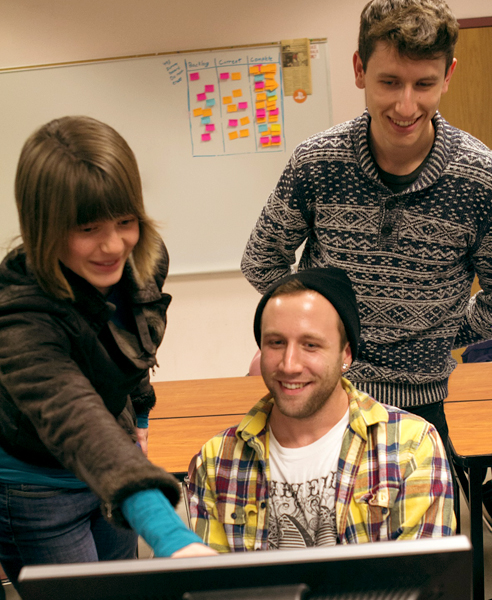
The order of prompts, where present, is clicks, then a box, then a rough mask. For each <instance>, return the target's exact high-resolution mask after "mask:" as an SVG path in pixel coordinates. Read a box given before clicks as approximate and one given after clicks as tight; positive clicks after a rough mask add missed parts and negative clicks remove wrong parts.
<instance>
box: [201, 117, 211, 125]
mask: <svg viewBox="0 0 492 600" xmlns="http://www.w3.org/2000/svg"><path fill="white" fill-rule="evenodd" d="M209 123H210V117H202V125H208V124H209Z"/></svg>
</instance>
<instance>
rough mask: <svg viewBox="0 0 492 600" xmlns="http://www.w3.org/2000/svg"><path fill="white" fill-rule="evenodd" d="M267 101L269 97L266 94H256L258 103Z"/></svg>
mask: <svg viewBox="0 0 492 600" xmlns="http://www.w3.org/2000/svg"><path fill="white" fill-rule="evenodd" d="M266 99H267V95H266V94H265V92H260V93H259V94H256V101H257V102H260V101H261V100H266Z"/></svg>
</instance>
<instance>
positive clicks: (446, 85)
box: [441, 58, 458, 94]
mask: <svg viewBox="0 0 492 600" xmlns="http://www.w3.org/2000/svg"><path fill="white" fill-rule="evenodd" d="M457 64H458V61H457V60H456V58H453V62H452V63H451V66H450V67H449V69H448V72H447V73H446V76H445V77H444V85H443V86H442V92H441V94H445V93H446V92H447V91H448V88H449V82H450V81H451V76H452V75H453V73H454V70H455V69H456V65H457Z"/></svg>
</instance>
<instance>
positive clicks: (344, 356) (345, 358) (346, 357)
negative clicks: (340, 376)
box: [342, 342, 353, 369]
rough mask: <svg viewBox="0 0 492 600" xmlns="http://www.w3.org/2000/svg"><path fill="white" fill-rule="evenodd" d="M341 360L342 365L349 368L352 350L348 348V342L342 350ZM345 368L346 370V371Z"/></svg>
mask: <svg viewBox="0 0 492 600" xmlns="http://www.w3.org/2000/svg"><path fill="white" fill-rule="evenodd" d="M342 359H343V362H344V364H346V365H348V367H350V365H351V364H352V361H353V358H352V348H351V347H350V344H349V342H347V343H346V344H345V348H344V349H343V350H342ZM348 367H347V369H348Z"/></svg>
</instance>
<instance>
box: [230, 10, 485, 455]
mask: <svg viewBox="0 0 492 600" xmlns="http://www.w3.org/2000/svg"><path fill="white" fill-rule="evenodd" d="M457 37H458V23H457V21H456V18H455V17H454V16H453V14H452V13H451V11H450V9H449V7H448V6H447V4H446V3H445V2H444V0H373V1H372V2H369V4H367V5H366V7H365V8H364V10H363V11H362V15H361V21H360V31H359V46H358V51H357V52H356V53H355V55H354V59H353V66H354V72H355V83H356V85H357V87H358V88H360V89H364V90H365V94H366V105H367V109H366V111H365V112H364V113H363V114H362V115H361V116H360V117H358V118H356V119H354V120H353V121H349V122H347V123H343V124H341V125H338V126H335V127H333V128H332V129H329V130H327V131H325V132H323V133H319V134H317V135H315V136H313V137H311V138H309V139H308V140H306V141H305V142H304V143H302V144H300V145H299V146H298V147H297V148H296V149H295V151H294V153H293V155H292V157H291V159H290V161H289V163H288V165H287V167H286V168H285V170H284V172H283V174H282V176H281V178H280V180H279V182H278V184H277V187H276V188H275V190H274V191H273V193H272V194H271V196H270V198H269V199H268V202H267V204H266V206H265V207H264V209H263V212H262V213H261V215H260V218H259V219H258V222H257V224H256V226H255V228H254V230H253V232H252V234H251V237H250V239H249V241H248V244H247V247H246V250H245V253H244V257H243V261H242V270H243V273H244V275H245V276H246V278H247V279H248V280H249V281H250V282H251V283H252V284H253V285H254V286H255V287H256V288H257V289H258V290H259V291H260V292H263V291H265V289H266V288H267V287H268V286H269V285H270V284H271V283H272V282H274V281H276V280H278V279H279V278H280V277H282V276H284V275H286V274H287V273H289V272H290V270H291V266H292V265H293V263H294V262H295V251H296V249H297V248H298V247H299V246H300V245H301V244H302V243H303V242H304V241H305V242H306V246H305V248H304V251H303V254H302V258H301V260H300V264H299V269H300V270H302V269H306V268H307V267H313V266H328V265H331V266H336V267H340V268H342V269H343V270H345V271H346V272H347V274H348V275H349V277H350V279H351V281H352V283H353V286H354V289H355V292H356V295H357V299H358V303H359V308H360V316H361V325H362V331H361V344H360V349H359V353H358V355H357V356H354V363H353V365H352V367H351V370H350V378H351V380H352V381H353V382H354V383H355V384H356V386H357V388H358V389H361V390H363V391H365V392H367V393H369V394H370V395H371V396H373V397H375V398H377V399H378V400H380V401H381V402H384V403H387V404H391V405H393V406H398V407H401V408H405V409H406V410H408V411H411V412H413V413H415V414H418V415H420V416H422V417H424V418H425V419H427V420H429V421H430V422H431V423H433V424H434V425H435V426H436V428H437V429H438V431H439V433H440V435H441V437H442V439H443V441H444V443H445V444H446V442H447V437H448V429H447V425H446V420H445V416H444V409H443V400H444V398H446V396H447V393H448V378H449V375H450V373H451V372H452V371H453V369H454V368H455V366H456V362H455V360H454V359H453V358H452V356H451V349H452V348H453V347H455V348H459V347H462V346H466V345H468V344H470V343H473V342H476V341H478V340H481V339H486V338H490V337H492V294H491V292H492V235H491V231H490V227H491V219H492V153H491V151H490V150H489V149H488V148H487V147H486V146H484V145H483V144H482V143H481V142H479V141H478V140H477V139H475V138H473V137H472V136H471V135H469V134H467V133H465V132H463V131H460V130H459V129H456V128H454V127H452V126H451V125H449V123H447V122H446V121H445V120H444V119H443V118H442V117H441V115H440V114H439V112H438V110H437V109H438V106H439V101H440V99H441V95H442V94H444V93H445V92H446V91H447V89H448V86H449V82H450V80H451V77H452V74H453V71H454V69H455V67H456V59H455V58H453V56H454V47H455V44H456V41H457ZM475 274H477V275H478V277H479V281H480V284H481V287H482V290H483V291H480V292H478V293H477V294H476V295H475V296H474V297H473V298H472V299H471V300H470V289H471V284H472V282H473V279H474V276H475Z"/></svg>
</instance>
